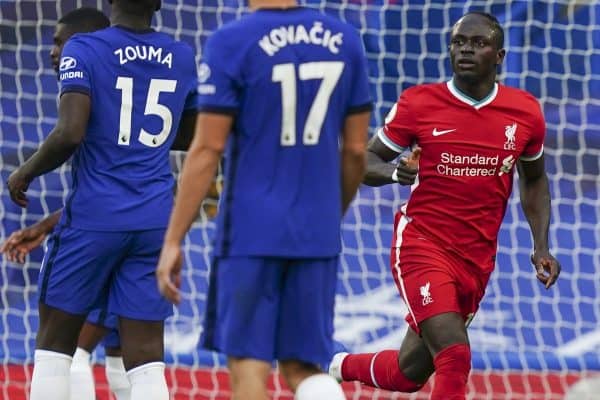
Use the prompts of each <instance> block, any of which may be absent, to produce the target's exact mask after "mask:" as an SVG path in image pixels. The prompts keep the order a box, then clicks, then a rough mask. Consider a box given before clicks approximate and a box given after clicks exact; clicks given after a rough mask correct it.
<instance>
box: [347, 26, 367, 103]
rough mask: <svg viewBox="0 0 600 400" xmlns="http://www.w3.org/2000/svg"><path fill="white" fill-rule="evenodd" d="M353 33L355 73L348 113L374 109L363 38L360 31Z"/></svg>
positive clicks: (353, 64)
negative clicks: (359, 33)
mask: <svg viewBox="0 0 600 400" xmlns="http://www.w3.org/2000/svg"><path fill="white" fill-rule="evenodd" d="M353 33H354V34H353V35H352V38H353V45H354V46H355V51H354V52H353V55H354V60H352V66H353V70H354V73H353V79H352V82H353V85H352V91H351V94H350V103H349V107H348V110H347V114H353V113H359V112H363V111H369V110H371V109H372V99H371V95H370V92H369V76H368V73H367V58H366V57H365V52H364V48H363V45H362V40H361V39H360V36H359V35H358V32H353Z"/></svg>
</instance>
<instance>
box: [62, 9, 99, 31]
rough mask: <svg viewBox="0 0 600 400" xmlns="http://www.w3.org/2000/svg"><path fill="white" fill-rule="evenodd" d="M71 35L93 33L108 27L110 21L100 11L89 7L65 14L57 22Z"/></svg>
mask: <svg viewBox="0 0 600 400" xmlns="http://www.w3.org/2000/svg"><path fill="white" fill-rule="evenodd" d="M58 23H59V24H63V25H65V26H66V27H67V28H68V30H69V31H70V32H71V33H83V32H93V31H97V30H99V29H104V28H107V27H109V26H110V21H109V19H108V17H107V16H106V15H104V13H102V11H99V10H97V9H95V8H91V7H81V8H77V9H75V10H73V11H70V12H68V13H67V14H65V15H64V16H63V17H62V18H61V19H59V20H58Z"/></svg>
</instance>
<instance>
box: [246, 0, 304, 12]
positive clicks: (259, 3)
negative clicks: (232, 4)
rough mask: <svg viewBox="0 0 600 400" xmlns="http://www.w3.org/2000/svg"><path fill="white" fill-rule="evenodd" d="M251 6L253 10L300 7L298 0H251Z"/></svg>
mask: <svg viewBox="0 0 600 400" xmlns="http://www.w3.org/2000/svg"><path fill="white" fill-rule="evenodd" d="M249 6H250V9H251V10H258V9H261V8H292V7H298V2H297V1H296V0H250V1H249Z"/></svg>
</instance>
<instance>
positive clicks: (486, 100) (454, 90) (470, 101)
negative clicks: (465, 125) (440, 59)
mask: <svg viewBox="0 0 600 400" xmlns="http://www.w3.org/2000/svg"><path fill="white" fill-rule="evenodd" d="M446 86H448V90H449V91H450V93H452V95H453V96H454V97H456V98H457V99H458V100H460V101H462V102H463V103H466V104H468V105H470V106H472V107H474V108H475V109H476V110H479V109H480V108H481V107H485V106H487V105H488V104H490V103H491V102H492V101H494V99H495V98H496V95H497V94H498V83H494V87H493V88H492V91H491V92H490V93H489V94H488V95H487V96H485V97H484V98H483V99H481V100H475V99H474V98H472V97H470V96H468V95H467V94H465V93H464V92H462V91H461V90H460V89H459V88H457V87H456V85H455V84H454V79H450V80H449V81H448V82H446Z"/></svg>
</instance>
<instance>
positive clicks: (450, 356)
mask: <svg viewBox="0 0 600 400" xmlns="http://www.w3.org/2000/svg"><path fill="white" fill-rule="evenodd" d="M433 365H434V366H435V385H434V387H433V391H432V392H431V397H430V399H431V400H464V399H465V398H466V394H467V379H468V378H469V372H470V371H471V349H470V348H469V345H467V344H453V345H451V346H448V347H446V348H444V349H443V350H442V351H440V352H439V353H437V354H436V356H435V357H434V359H433Z"/></svg>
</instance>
